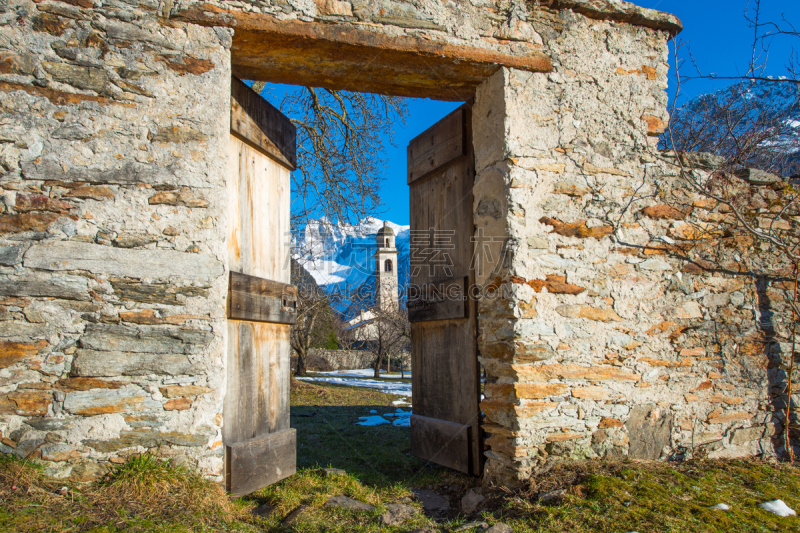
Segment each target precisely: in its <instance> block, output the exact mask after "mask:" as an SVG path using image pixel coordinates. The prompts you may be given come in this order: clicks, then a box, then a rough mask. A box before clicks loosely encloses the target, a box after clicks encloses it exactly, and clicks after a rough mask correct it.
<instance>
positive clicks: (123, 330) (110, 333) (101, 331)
mask: <svg viewBox="0 0 800 533" xmlns="http://www.w3.org/2000/svg"><path fill="white" fill-rule="evenodd" d="M212 340H214V335H213V334H212V333H210V332H207V331H197V330H189V329H181V328H175V327H146V326H145V327H134V326H118V325H115V324H89V325H87V327H86V329H85V332H84V334H83V335H82V336H81V338H80V341H79V343H80V347H81V348H84V349H88V350H96V351H108V352H116V351H122V352H140V353H159V354H165V353H183V354H197V353H203V352H204V351H205V348H206V346H207V345H208V343H210V342H211V341H212Z"/></svg>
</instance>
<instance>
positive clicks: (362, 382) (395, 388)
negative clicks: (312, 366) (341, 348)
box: [297, 377, 411, 396]
mask: <svg viewBox="0 0 800 533" xmlns="http://www.w3.org/2000/svg"><path fill="white" fill-rule="evenodd" d="M297 379H299V380H302V381H317V382H322V383H331V384H333V385H346V386H348V387H366V388H368V389H376V390H377V391H379V392H383V393H384V394H396V395H398V396H411V383H404V382H398V383H392V382H391V381H377V380H374V379H357V378H334V377H304V378H297Z"/></svg>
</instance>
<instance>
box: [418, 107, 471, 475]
mask: <svg viewBox="0 0 800 533" xmlns="http://www.w3.org/2000/svg"><path fill="white" fill-rule="evenodd" d="M474 176H475V162H474V155H473V150H472V117H471V112H470V109H469V107H467V106H466V105H465V106H462V107H460V108H458V109H457V110H456V111H454V112H453V113H451V114H450V115H448V116H447V117H445V118H443V119H442V120H441V121H439V122H438V123H437V124H435V125H434V126H433V127H431V128H429V129H428V130H426V131H425V132H424V133H422V134H421V135H419V136H418V137H416V138H415V139H414V140H412V141H411V143H410V144H409V145H408V184H409V186H410V188H411V190H410V197H411V245H410V248H411V272H410V288H409V296H408V314H409V320H410V321H411V368H412V374H411V383H412V394H413V414H412V416H411V453H412V454H414V455H416V456H417V457H420V458H422V459H426V460H428V461H432V462H435V463H438V464H441V465H444V466H447V467H450V468H453V469H455V470H458V471H460V472H464V473H467V474H476V475H478V474H480V473H481V469H482V467H483V464H482V460H483V449H482V442H481V433H480V420H479V415H480V410H479V408H478V404H479V402H480V376H479V365H478V357H477V342H476V303H475V301H474V300H473V299H470V298H469V297H468V292H469V290H468V289H469V287H471V286H472V285H473V284H474V273H473V271H472V264H471V261H472V253H473V242H472V236H473V234H474V225H473V221H472V186H473V180H474Z"/></svg>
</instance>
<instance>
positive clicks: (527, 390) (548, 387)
mask: <svg viewBox="0 0 800 533" xmlns="http://www.w3.org/2000/svg"><path fill="white" fill-rule="evenodd" d="M514 389H515V392H516V396H517V398H520V399H525V400H541V399H543V398H549V397H550V396H557V395H560V394H565V393H566V392H567V389H568V387H567V385H566V384H565V383H547V384H539V383H515V384H514Z"/></svg>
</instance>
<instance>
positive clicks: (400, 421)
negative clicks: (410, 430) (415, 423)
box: [383, 409, 411, 428]
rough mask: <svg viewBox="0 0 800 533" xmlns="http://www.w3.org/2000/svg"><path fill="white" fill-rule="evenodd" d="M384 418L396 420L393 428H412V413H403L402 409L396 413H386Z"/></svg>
mask: <svg viewBox="0 0 800 533" xmlns="http://www.w3.org/2000/svg"><path fill="white" fill-rule="evenodd" d="M383 416H385V417H387V418H389V417H392V418H394V422H392V425H393V426H398V427H406V428H407V427H411V411H403V410H402V409H398V410H397V411H396V412H394V413H386V414H384V415H383Z"/></svg>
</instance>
